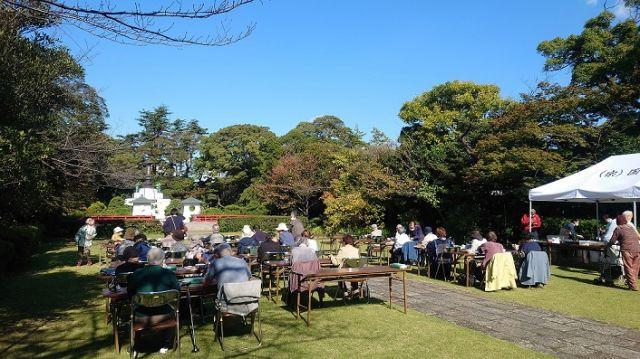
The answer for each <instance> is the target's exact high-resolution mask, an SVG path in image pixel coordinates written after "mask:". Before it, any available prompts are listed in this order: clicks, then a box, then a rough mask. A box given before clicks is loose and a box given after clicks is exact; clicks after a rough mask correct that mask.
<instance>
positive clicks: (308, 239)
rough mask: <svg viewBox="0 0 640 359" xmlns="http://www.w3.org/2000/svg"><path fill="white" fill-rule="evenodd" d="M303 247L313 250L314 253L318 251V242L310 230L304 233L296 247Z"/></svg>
mask: <svg viewBox="0 0 640 359" xmlns="http://www.w3.org/2000/svg"><path fill="white" fill-rule="evenodd" d="M301 245H304V246H306V247H309V248H311V249H312V250H313V251H314V252H317V251H318V242H316V240H315V239H313V236H312V235H311V232H309V230H308V229H305V230H304V231H302V235H300V238H298V240H297V241H296V246H301Z"/></svg>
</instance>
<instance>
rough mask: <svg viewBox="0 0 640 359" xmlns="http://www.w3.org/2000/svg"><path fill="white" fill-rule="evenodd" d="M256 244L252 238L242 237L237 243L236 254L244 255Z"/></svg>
mask: <svg viewBox="0 0 640 359" xmlns="http://www.w3.org/2000/svg"><path fill="white" fill-rule="evenodd" d="M257 245H258V242H257V241H256V240H255V239H253V237H242V238H240V240H239V241H238V254H244V253H247V252H248V251H249V247H255V246H257Z"/></svg>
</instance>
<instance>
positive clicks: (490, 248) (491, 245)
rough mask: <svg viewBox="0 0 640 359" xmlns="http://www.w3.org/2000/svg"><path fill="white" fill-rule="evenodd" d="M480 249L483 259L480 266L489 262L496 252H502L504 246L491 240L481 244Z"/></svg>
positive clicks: (484, 265)
mask: <svg viewBox="0 0 640 359" xmlns="http://www.w3.org/2000/svg"><path fill="white" fill-rule="evenodd" d="M482 249H483V251H484V260H483V261H482V266H483V267H486V266H487V263H489V262H490V261H491V258H493V256H494V255H495V254H496V253H503V252H504V247H503V246H502V244H500V243H498V242H492V241H489V242H487V243H485V244H483V245H482Z"/></svg>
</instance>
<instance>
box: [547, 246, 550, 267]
mask: <svg viewBox="0 0 640 359" xmlns="http://www.w3.org/2000/svg"><path fill="white" fill-rule="evenodd" d="M547 254H548V255H549V265H551V245H550V244H547Z"/></svg>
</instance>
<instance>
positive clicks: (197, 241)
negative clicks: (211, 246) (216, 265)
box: [184, 235, 204, 250]
mask: <svg viewBox="0 0 640 359" xmlns="http://www.w3.org/2000/svg"><path fill="white" fill-rule="evenodd" d="M184 245H185V246H186V247H187V249H189V250H191V249H193V248H195V247H198V246H199V247H201V248H204V242H202V237H201V236H198V235H193V236H191V238H189V240H188V241H184Z"/></svg>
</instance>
